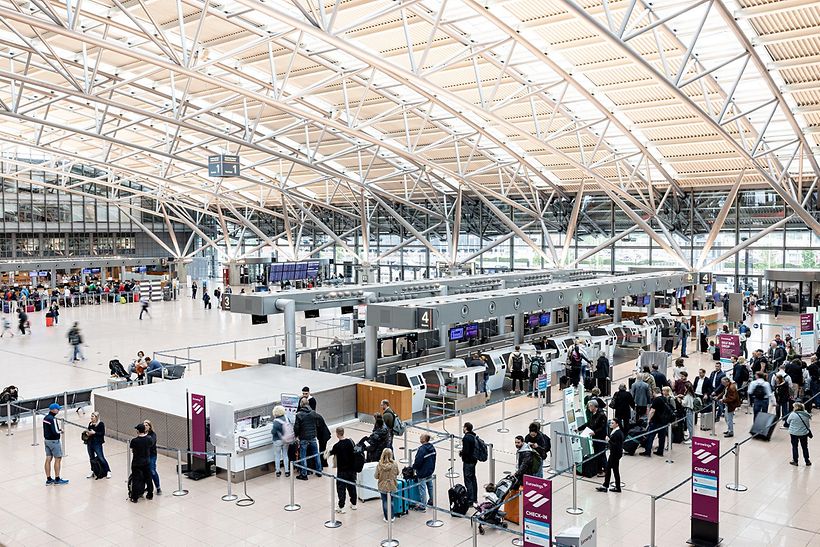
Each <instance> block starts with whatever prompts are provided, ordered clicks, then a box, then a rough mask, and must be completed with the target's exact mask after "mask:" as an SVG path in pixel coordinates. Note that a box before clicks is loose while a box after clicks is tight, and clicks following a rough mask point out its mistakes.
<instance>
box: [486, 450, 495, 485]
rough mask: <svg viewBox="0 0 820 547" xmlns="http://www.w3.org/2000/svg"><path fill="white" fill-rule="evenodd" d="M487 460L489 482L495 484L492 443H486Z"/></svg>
mask: <svg viewBox="0 0 820 547" xmlns="http://www.w3.org/2000/svg"><path fill="white" fill-rule="evenodd" d="M487 452H488V454H487V461H488V462H489V464H490V482H491V483H493V484H495V456H494V455H493V443H487Z"/></svg>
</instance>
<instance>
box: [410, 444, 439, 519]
mask: <svg viewBox="0 0 820 547" xmlns="http://www.w3.org/2000/svg"><path fill="white" fill-rule="evenodd" d="M419 441H420V442H421V445H420V446H419V448H418V450H416V457H415V459H414V460H413V470H414V471H415V472H416V479H417V480H418V486H419V501H420V504H421V505H420V509H422V510H425V509H424V508H425V506H427V505H433V498H434V497H435V494H434V493H433V489H434V488H435V485H434V484H433V473H435V472H436V447H435V446H434V445H433V443H431V442H430V435H429V434H428V433H422V434H421V437H419ZM425 491H426V492H425Z"/></svg>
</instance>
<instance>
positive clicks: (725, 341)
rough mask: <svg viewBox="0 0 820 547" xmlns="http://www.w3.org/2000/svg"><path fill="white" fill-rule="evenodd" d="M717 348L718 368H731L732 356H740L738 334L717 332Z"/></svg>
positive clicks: (724, 369)
mask: <svg viewBox="0 0 820 547" xmlns="http://www.w3.org/2000/svg"><path fill="white" fill-rule="evenodd" d="M717 338H718V349H719V350H720V368H721V369H722V370H723V371H724V372H727V371H730V370H732V367H733V365H732V357H740V336H739V335H737V334H719V335H718V337H717Z"/></svg>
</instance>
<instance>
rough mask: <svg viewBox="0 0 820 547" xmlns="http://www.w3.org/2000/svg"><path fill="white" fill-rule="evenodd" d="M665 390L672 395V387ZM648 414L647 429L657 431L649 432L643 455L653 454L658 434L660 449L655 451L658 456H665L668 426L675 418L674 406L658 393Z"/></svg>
mask: <svg viewBox="0 0 820 547" xmlns="http://www.w3.org/2000/svg"><path fill="white" fill-rule="evenodd" d="M664 390H665V391H668V392H669V396H671V394H672V390H671V389H669V388H668V387H667V388H664ZM648 416H649V425H648V427H647V431H653V430H656V431H654V432H651V433H648V434H647V436H646V441H645V442H644V451H643V452H641V456H651V455H652V443H653V442H654V441H655V435H657V436H658V449H657V450H656V451H655V454H656V455H657V456H663V449H664V445H665V444H666V434H667V427H666V426H667V425H668V424H669V423H670V422H671V421H672V420H673V419H674V416H675V410H674V407H671V406H670V404H669V402H668V401H667V400H666V397H665V396H664V395H661V394H660V393H656V395H655V398H654V399H652V405H651V406H650V407H649V414H648Z"/></svg>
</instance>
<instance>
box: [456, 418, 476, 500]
mask: <svg viewBox="0 0 820 547" xmlns="http://www.w3.org/2000/svg"><path fill="white" fill-rule="evenodd" d="M463 432H464V436H463V437H462V438H461V450H460V451H459V453H458V454H459V456H461V463H462V471H463V472H464V486H465V488H467V501H469V502H470V503H471V504H472V503H476V502H477V501H478V480H477V479H476V476H475V467H476V464H477V463H478V460H477V459H476V457H475V450H476V434H475V433H473V424H471V423H470V422H465V423H464V428H463Z"/></svg>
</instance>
